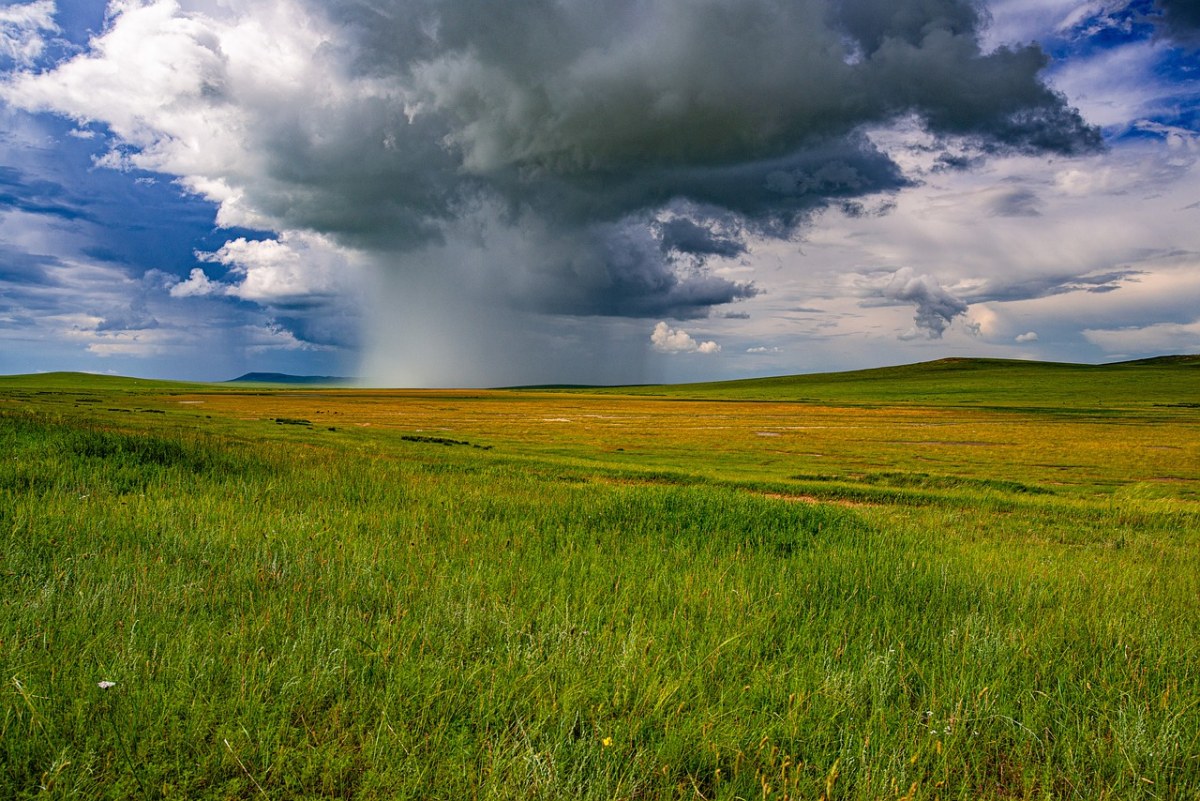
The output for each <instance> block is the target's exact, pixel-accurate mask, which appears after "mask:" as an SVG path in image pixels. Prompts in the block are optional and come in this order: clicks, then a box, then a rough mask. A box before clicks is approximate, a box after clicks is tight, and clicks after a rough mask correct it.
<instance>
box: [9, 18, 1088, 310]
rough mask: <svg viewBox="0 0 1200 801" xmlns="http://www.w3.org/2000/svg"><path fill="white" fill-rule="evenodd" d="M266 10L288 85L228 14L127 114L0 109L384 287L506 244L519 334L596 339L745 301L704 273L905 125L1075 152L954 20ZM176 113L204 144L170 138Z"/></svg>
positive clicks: (803, 213)
mask: <svg viewBox="0 0 1200 801" xmlns="http://www.w3.org/2000/svg"><path fill="white" fill-rule="evenodd" d="M292 2H295V3H298V4H300V5H302V6H306V7H307V8H308V10H309V12H310V15H309V16H310V17H311V19H310V20H308V21H310V22H312V27H314V28H322V29H323V30H322V33H323V34H324V33H325V31H324V23H325V22H329V23H332V28H330V29H329V31H328V34H329V35H328V36H324V35H323V36H322V37H320V42H321V44H320V45H319V46H317V47H315V48H314V49H313V50H312V52H311V53H308V52H306V53H305V59H306V64H305V69H309V70H311V71H310V72H309V73H307V74H305V75H304V76H302V77H301V78H300V79H299V80H297V81H294V82H292V83H287V82H284V83H283V84H281V85H280V86H279V87H276V86H274V85H271V84H269V82H261V83H260V82H259V80H258V78H259V76H257V75H254V76H247V75H245V74H243V73H235V72H232V71H234V70H236V69H243V70H244V69H245V67H244V66H241V67H239V66H237V65H239V64H243V62H239V61H238V60H237V59H235V58H233V57H232V56H231V55H230V53H231V52H232V51H234V50H236V49H237V47H238V46H239V45H238V41H232V40H231V41H229V42H226V41H223V40H222V38H221V37H222V36H223V35H225V34H227V33H228V30H229V29H228V28H225V27H223V25H224V24H225V22H226V21H227V20H222V19H221V18H220V16H219V15H220V14H222V13H226V12H223V11H221V10H220V9H226V8H227V9H228V11H227V13H228V14H229V15H230V18H232V17H233V16H236V15H237V13H238V7H237V4H230V5H228V6H226V4H217V6H216V7H215V8H216V10H211V11H210V13H212V14H213V15H215V16H212V17H205V16H202V15H195V16H192V17H190V18H189V26H188V27H187V31H188V33H186V34H185V33H183V32H182V31H183V28H173V29H172V30H171V31H170V37H174V38H170V37H169V45H164V44H163V41H167V40H159V41H158V42H157V45H158V47H159V48H160V49H154V48H150V47H147V48H146V52H148V53H152V54H159V53H160V52H161V53H167V51H168V50H169V51H170V52H171V53H173V52H175V51H176V50H178V49H180V48H181V47H182V46H184V45H186V53H187V58H186V59H181V60H180V61H179V62H178V64H176V63H174V62H172V63H171V64H166V65H158V66H164V70H159V72H163V71H165V72H167V73H170V74H172V75H175V76H176V78H178V80H173V81H170V82H167V83H165V84H163V83H161V82H160V83H155V82H154V81H146V82H144V85H143V84H120V85H119V89H120V91H116V92H114V93H113V94H112V96H113V97H117V96H121V97H125V98H126V99H127V100H128V102H129V103H130V106H129V108H122V109H112V108H111V107H108V106H103V107H101V106H96V105H91V102H92V99H93V98H94V93H92V92H89V91H88V90H87V89H86V88H80V87H79V86H71V87H68V88H71V89H72V90H74V91H76V94H74V95H71V97H72V98H73V99H72V100H71V101H69V102H68V101H64V100H62V99H61V98H62V97H64V96H66V94H68V93H65V92H64V93H56V92H55V91H53V90H55V89H56V85H53V82H54V80H56V79H57V76H50V77H47V78H46V79H45V80H43V79H42V78H41V77H33V78H30V80H29V81H26V82H25V83H22V84H21V85H15V84H14V86H13V87H11V88H9V89H8V90H7V91H8V96H9V97H10V98H15V100H13V102H19V103H22V104H24V105H23V107H25V108H29V109H38V110H46V109H53V110H59V111H64V113H67V114H69V115H72V116H73V117H74V118H76V119H94V120H96V121H98V122H101V123H105V122H107V123H109V125H110V130H117V129H118V128H119V127H120V126H121V125H124V126H126V127H125V128H124V129H122V130H126V131H128V133H127V134H126V136H127V138H129V139H130V140H131V141H128V142H121V141H117V142H115V143H114V144H115V146H116V147H115V150H116V151H118V152H119V151H121V149H122V148H125V149H126V150H127V151H141V152H143V153H145V152H150V153H151V155H152V156H153V157H155V158H158V159H159V161H158V162H157V163H158V164H160V165H163V169H165V170H172V171H178V173H179V174H182V175H183V176H184V182H185V185H191V186H196V187H204V188H201V189H199V190H198V191H201V192H209V193H210V196H211V197H216V198H218V199H219V200H220V201H221V202H223V203H227V204H228V205H229V206H230V207H232V206H236V207H237V211H238V213H240V214H241V215H242V216H241V217H239V218H238V219H240V220H242V221H243V223H245V221H247V220H248V221H250V222H252V223H254V224H258V222H259V221H260V220H261V221H262V222H263V224H264V225H265V226H270V227H273V228H274V229H275V230H280V231H285V230H307V231H315V232H319V233H321V234H326V235H329V236H331V237H333V238H334V239H336V241H337V242H338V243H340V244H343V245H351V246H354V247H357V248H361V249H365V250H368V251H371V252H373V253H374V254H376V255H377V256H379V258H378V259H377V261H380V262H385V263H391V264H395V265H397V269H401V270H408V271H414V272H420V271H428V270H430V269H433V268H431V267H429V266H428V265H427V264H424V263H421V262H419V261H417V260H416V259H415V258H414V254H416V253H418V252H422V249H424V248H427V247H430V246H432V245H433V244H436V243H439V242H440V243H443V244H445V245H446V246H447V248H448V249H453V246H454V245H455V244H457V243H456V242H454V241H452V240H455V239H456V238H458V237H462V236H464V230H465V229H466V228H469V227H470V225H471V224H474V223H477V224H478V227H479V228H480V229H487V228H489V226H491V227H494V226H495V225H496V224H499V225H501V226H505V225H507V226H510V227H511V228H512V229H513V230H516V229H518V228H521V227H525V226H528V227H532V228H534V229H536V230H537V232H538V233H537V236H535V237H534V238H533V239H532V240H531V241H532V242H534V243H535V244H536V245H537V247H536V248H535V247H532V246H530V247H527V248H526V249H525V251H524V252H522V254H521V259H520V260H519V261H512V260H506V259H503V258H499V257H495V258H491V257H489V258H484V259H479V269H480V270H483V271H488V272H490V273H493V274H500V275H512V276H515V278H514V282H515V283H517V284H519V285H520V287H521V289H522V290H523V291H522V293H519V294H520V297H519V298H518V299H517V302H518V303H519V304H524V305H525V306H528V307H535V308H536V310H538V311H547V312H566V313H576V314H597V315H618V316H666V315H672V316H685V317H691V316H702V315H704V314H706V313H707V311H708V309H709V308H711V307H712V306H717V305H722V304H725V303H729V302H731V301H734V300H738V299H740V298H745V297H749V296H751V295H752V294H754V293H755V292H756V291H757V290H756V289H755V288H754V287H753V286H750V285H747V284H739V283H737V282H733V281H730V280H728V279H725V278H721V277H719V276H717V275H715V274H713V273H712V272H710V271H708V270H707V269H706V268H705V264H704V262H705V257H709V256H734V255H738V254H739V253H741V252H742V248H743V238H744V237H749V236H770V237H779V238H790V237H794V236H795V235H796V234H797V232H798V230H799V229H800V228H801V227H802V226H803V225H804V224H805V223H806V222H808V221H810V220H811V219H813V217H814V215H815V213H817V212H819V211H820V210H822V209H824V208H827V207H831V206H832V207H840V208H843V209H844V210H845V211H846V213H848V214H860V213H866V212H865V210H866V208H867V207H866V206H865V205H862V204H861V203H860V200H861V199H863V198H865V197H867V196H870V195H877V194H880V193H889V192H895V191H897V190H900V189H902V188H904V187H906V186H909V185H910V184H911V179H910V178H909V177H908V176H905V175H904V174H903V172H902V170H901V169H900V167H899V166H898V165H897V164H896V163H895V161H893V159H892V158H891V157H890V156H889V155H888V154H887V153H885V152H882V151H881V150H880V149H879V148H877V147H876V145H875V144H874V143H873V142H872V140H871V139H870V138H869V136H868V135H867V134H868V132H869V131H870V130H871V129H872V128H878V127H886V126H888V125H891V124H892V123H894V122H896V121H897V120H900V119H904V120H909V119H915V120H917V121H918V123H919V124H920V125H922V126H923V127H924V128H925V129H926V130H927V131H928V132H929V133H931V134H933V135H934V136H935V137H937V138H938V139H939V140H944V141H952V140H962V141H963V142H965V143H966V144H967V145H969V147H970V148H971V149H972V152H981V153H997V152H1051V153H1067V154H1071V153H1079V152H1084V151H1088V150H1092V149H1095V148H1097V147H1098V146H1099V144H1100V139H1099V133H1098V132H1097V130H1096V129H1095V128H1093V127H1091V126H1089V125H1087V124H1086V123H1085V122H1084V121H1083V120H1082V119H1081V117H1080V115H1079V114H1078V113H1077V112H1076V111H1075V110H1074V109H1072V108H1069V107H1068V105H1067V103H1066V101H1065V99H1064V98H1063V97H1062V96H1061V95H1060V94H1058V93H1056V92H1054V91H1053V90H1051V89H1050V88H1049V87H1047V85H1046V84H1045V83H1044V82H1043V81H1042V80H1041V78H1040V77H1039V73H1040V71H1041V70H1042V68H1043V67H1045V66H1046V63H1047V59H1046V56H1045V54H1044V53H1043V52H1042V51H1041V50H1039V49H1038V48H1037V47H1036V46H1028V47H1022V48H1018V49H1008V48H999V49H996V50H992V51H989V52H984V50H983V48H982V47H981V44H980V34H981V28H982V26H983V25H984V24H985V23H986V20H985V16H984V14H983V13H982V12H981V10H980V9H981V6H980V4H979V3H977V2H972V1H971V0H886V1H885V0H841V1H840V2H833V0H789V1H786V2H785V1H784V0H607V1H606V2H603V3H597V2H593V0H506V2H502V3H501V2H495V0H370V1H369V2H367V1H366V0H320V2H318V0H292ZM286 5H287V4H286V3H284V4H283V6H285V7H286ZM247 8H253V4H247ZM139 11H140V8H139V7H138V6H137V4H129V5H128V6H126V7H125V8H124V10H123V11H122V12H121V13H119V14H118V15H117V16H115V17H114V18H113V21H112V22H111V26H112V27H113V28H114V29H115V27H117V26H120V25H121V21H122V19H125V18H129V19H133V18H134V17H135V16H136V17H138V22H137V23H136V24H137V25H145V26H147V27H146V28H144V29H143V28H139V29H137V30H136V33H137V36H136V37H130V39H129V41H137V42H143V41H145V36H146V35H148V34H150V33H151V32H153V31H157V30H158V29H154V28H153V26H152V23H151V22H149V21H147V20H149V18H150V16H151V15H146V14H141V15H140V16H139ZM242 13H251V12H248V11H245V10H244V9H243V10H242ZM297 16H303V15H302V14H300V13H299V11H298V10H297ZM133 24H134V23H131V25H133ZM205 25H208V26H210V29H205ZM296 28H297V30H301V29H304V30H308V29H307V28H304V26H299V25H298V26H296ZM293 33H295V32H293ZM282 35H283V34H281V36H282ZM180 37H188V38H187V41H186V42H185V41H183V39H182V38H180ZM235 39H236V37H235ZM239 41H241V40H239ZM226 45H228V47H226ZM241 46H242V47H244V46H245V45H244V42H243V44H242V45H241ZM102 51H103V48H101V47H93V55H94V54H95V53H102ZM153 57H156V58H158V57H164V56H159V55H155V56H153ZM98 58H101V59H102V55H101V56H99V57H98ZM165 58H167V60H169V59H170V58H171V56H170V54H169V53H168V54H167V55H166V56H165ZM106 66H107V65H106ZM268 66H269V65H268ZM181 70H182V71H187V70H192V71H194V72H195V74H194V75H182V76H181V75H179V74H178V73H179V72H180V71H181ZM55 72H56V73H63V72H64V70H62V69H59V70H56V71H55ZM126 72H128V71H126ZM147 72H148V74H150V73H152V72H154V71H152V70H148V71H147ZM264 73H269V70H267V71H264ZM113 74H114V73H113V71H112V69H107V70H98V71H96V72H95V75H96V76H99V79H100V80H109V79H110V78H111V76H112V75H113ZM64 80H68V81H69V80H70V77H69V76H68V77H67V78H64ZM264 81H265V78H264ZM26 83H27V84H34V83H40V84H43V85H45V86H46V87H49V88H48V89H46V91H45V92H42V93H40V94H39V93H38V92H36V91H34V92H31V93H26V92H27V90H29V89H30V86H27V85H25V84H26ZM147 87H157V88H147ZM163 87H165V88H163ZM180 87H183V88H180ZM300 87H302V88H300ZM57 88H58V89H61V88H62V87H57ZM276 89H277V90H278V91H275V90H276ZM156 91H157V92H160V93H162V95H163V96H158V95H155V92H156ZM47 93H48V94H47ZM105 97H108V95H105ZM48 98H49V99H48ZM164 109H171V111H170V113H167V112H165V111H164ZM185 112H186V113H185ZM188 113H191V114H194V115H195V118H197V119H200V120H204V121H205V122H210V121H212V120H217V121H219V122H217V123H213V125H212V127H211V129H210V128H208V127H204V126H199V131H198V132H197V131H196V130H195V129H193V128H187V127H185V128H172V126H178V125H179V124H180V123H179V120H181V119H188V120H190V119H192V117H189V116H188ZM130 120H136V123H131V122H130ZM227 123H228V125H229V127H224V126H226V124H227ZM156 125H157V126H158V128H157V129H156V128H155V126H156ZM148 131H153V132H154V133H153V135H150V134H148ZM214 131H215V132H216V133H213V132H214ZM208 135H212V136H213V141H212V142H209V141H204V142H202V143H201V145H200V146H193V145H191V144H189V143H190V142H191V140H192V139H193V138H194V137H200V138H203V137H204V136H208ZM147 141H149V142H151V144H150V145H147V144H146V142H147ZM222 148H224V149H227V150H228V151H230V157H229V158H220V157H219V156H220V155H222V152H221V151H222ZM197 154H201V155H200V156H198V155H197ZM211 154H216V155H211ZM150 160H151V161H153V160H154V158H151V159H150ZM180 165H185V166H180ZM189 169H191V170H194V172H195V174H190V173H189V172H188V170H189ZM189 181H190V182H191V183H190V184H188V182H189ZM214 187H216V188H214ZM231 198H232V199H231ZM679 209H686V210H687V213H685V214H680V213H679V212H678V210H679ZM234 216H235V217H236V216H237V215H234ZM680 218H686V219H680ZM530 220H536V225H531V224H530V223H529V221H530ZM473 221H474V222H473ZM655 232H657V234H656V233H655ZM435 261H436V260H435ZM524 290H528V291H524Z"/></svg>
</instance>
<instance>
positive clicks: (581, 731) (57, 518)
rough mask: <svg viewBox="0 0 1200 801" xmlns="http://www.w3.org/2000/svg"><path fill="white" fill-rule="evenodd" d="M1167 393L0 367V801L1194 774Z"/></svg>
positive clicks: (1192, 613)
mask: <svg viewBox="0 0 1200 801" xmlns="http://www.w3.org/2000/svg"><path fill="white" fill-rule="evenodd" d="M1198 402H1200V367H1197V366H1196V364H1195V362H1194V361H1187V360H1179V361H1174V362H1155V363H1150V364H1140V365H1138V364H1131V365H1119V366H1114V367H1111V368H1082V367H1077V366H1071V365H1025V364H1014V363H1005V362H1000V363H987V362H948V363H935V364H932V365H924V366H917V367H910V368H895V369H893V370H890V371H881V372H878V373H868V374H865V375H858V376H853V375H849V374H847V375H842V376H816V377H801V378H794V379H768V380H762V381H755V382H740V383H735V384H726V385H709V386H704V385H695V386H690V387H670V388H668V387H640V388H629V389H624V390H615V389H611V390H600V389H595V390H586V391H584V390H572V391H546V390H543V391H488V392H484V391H424V392H416V391H404V392H401V391H383V390H362V389H359V390H355V389H314V388H304V389H270V388H266V387H255V388H246V387H241V388H237V387H230V386H221V387H214V386H205V385H185V384H168V383H159V382H147V381H132V380H127V379H105V378H99V377H90V376H77V375H74V376H73V375H58V376H48V377H47V376H34V377H13V378H6V379H0V459H2V462H0V532H2V533H3V538H4V539H3V545H2V546H0V661H2V666H3V670H4V674H3V677H2V678H3V681H4V690H3V693H2V694H0V796H2V797H12V798H33V797H46V798H67V797H72V798H135V797H136V798H141V797H146V798H155V797H163V798H272V799H284V798H330V797H333V798H381V799H382V798H447V799H449V798H454V799H458V798H681V799H682V798H689V799H694V798H706V799H716V798H722V799H732V798H746V799H751V798H753V799H760V798H773V799H783V798H792V799H809V798H811V799H817V798H821V797H825V798H829V799H832V798H845V799H876V798H888V799H899V798H909V799H917V798H922V799H933V798H946V799H948V798H962V799H967V798H985V799H987V798H992V799H1001V798H1087V799H1091V798H1113V799H1116V798H1122V799H1123V798H1194V797H1197V796H1198V795H1200V549H1198V548H1197V546H1198V544H1200V543H1198V540H1200V408H1198V407H1197V403H1198ZM102 681H103V682H114V683H115V684H113V686H111V687H106V688H102V687H100V686H99V683H100V682H102Z"/></svg>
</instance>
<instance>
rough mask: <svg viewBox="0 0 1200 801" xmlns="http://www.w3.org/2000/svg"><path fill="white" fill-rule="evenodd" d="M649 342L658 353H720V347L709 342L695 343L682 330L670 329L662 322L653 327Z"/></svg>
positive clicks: (694, 340) (692, 338) (693, 339)
mask: <svg viewBox="0 0 1200 801" xmlns="http://www.w3.org/2000/svg"><path fill="white" fill-rule="evenodd" d="M650 342H651V344H653V345H654V349H655V350H657V351H658V352H659V353H704V354H712V353H720V352H721V346H720V345H718V344H717V343H716V342H713V341H711V340H709V341H707V342H697V341H696V339H695V338H694V337H693V336H692V335H691V334H689V333H688V332H687V331H684V330H683V329H682V328H671V326H669V325H667V324H666V323H664V322H659V323H658V324H657V325H655V326H654V332H653V333H652V334H650Z"/></svg>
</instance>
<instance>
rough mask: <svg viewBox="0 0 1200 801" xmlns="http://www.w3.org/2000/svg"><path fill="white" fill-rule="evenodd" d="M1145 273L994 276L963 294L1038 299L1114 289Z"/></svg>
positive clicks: (973, 299) (980, 298)
mask: <svg viewBox="0 0 1200 801" xmlns="http://www.w3.org/2000/svg"><path fill="white" fill-rule="evenodd" d="M1145 274H1146V273H1145V271H1143V270H1133V269H1122V270H1109V271H1105V272H1101V273H1092V274H1089V275H1082V276H1081V275H1072V274H1069V273H1059V274H1057V275H1040V276H1037V277H1035V278H1029V279H1023V280H1004V279H995V278H994V279H991V280H989V281H988V282H987V283H986V284H984V285H983V286H981V287H979V288H977V289H974V290H972V291H971V292H969V293H963V298H964V299H965V300H966V301H967V302H969V303H986V302H989V301H997V302H1009V301H1018V300H1035V299H1037V298H1045V297H1050V296H1052V295H1065V294H1067V293H1068V292H1112V291H1114V290H1117V289H1120V288H1121V285H1122V284H1124V283H1127V282H1129V281H1136V280H1137V278H1138V276H1141V275H1145Z"/></svg>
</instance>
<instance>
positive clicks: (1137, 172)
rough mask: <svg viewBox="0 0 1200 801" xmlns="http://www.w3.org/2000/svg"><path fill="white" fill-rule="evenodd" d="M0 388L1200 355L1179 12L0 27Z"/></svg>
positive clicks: (560, 377) (840, 10)
mask: <svg viewBox="0 0 1200 801" xmlns="http://www.w3.org/2000/svg"><path fill="white" fill-rule="evenodd" d="M0 73H2V75H0V373H23V372H35V371H48V370H84V371H92V372H112V373H120V374H125V375H136V376H146V377H163V378H175V379H198V380H223V379H226V378H231V377H234V376H236V375H238V374H240V373H242V372H247V371H251V370H259V371H277V372H291V373H302V374H322V375H358V376H364V377H366V378H367V379H368V380H370V381H371V382H372V383H377V384H386V385H501V384H516V383H534V382H597V383H610V382H643V381H659V380H671V381H682V380H707V379H722V378H735V377H744V376H752V375H767V374H784V373H792V372H810V371H818V370H838V369H854V368H860V367H870V366H877V365H883V364H897V363H905V362H913V361H921V360H925V359H933V358H939V357H943V356H996V357H1010V358H1037V359H1049V360H1059V361H1076V362H1092V363H1095V362H1103V361H1113V360H1119V359H1125V358H1140V357H1145V356H1153V355H1159V354H1165V353H1180V352H1200V224H1198V215H1200V181H1198V180H1197V177H1198V171H1200V168H1198V167H1197V156H1198V155H1200V119H1198V118H1197V109H1198V108H1200V11H1197V9H1196V6H1195V4H1194V3H1189V2H1178V0H1171V1H1169V2H1168V1H1166V0H1163V1H1161V2H1154V1H1153V0H1140V1H1139V2H1134V3H1129V2H1117V1H1111V2H1105V1H1103V0H1097V1H1096V2H1086V3H1080V2H1055V1H1054V0H1050V1H1048V2H1047V1H1045V0H1042V1H1040V2H1034V0H994V1H993V2H990V3H986V4H980V3H973V2H969V1H968V0H928V1H925V0H922V1H921V2H917V0H895V1H894V2H893V1H892V0H889V2H883V0H845V1H844V2H830V1H829V0H797V2H795V3H792V4H779V3H769V2H765V0H705V2H700V3H695V2H690V3H685V2H682V0H640V2H634V0H613V1H612V2H610V3H606V4H603V5H599V4H595V3H584V2H582V0H581V1H580V2H573V0H562V2H557V3H552V2H549V1H548V0H518V1H516V2H512V3H506V4H504V5H503V6H500V5H497V4H492V3H486V2H482V1H481V0H440V2H433V1H432V0H405V1H404V2H400V1H398V0H390V1H389V0H378V2H374V3H362V2H351V0H345V2H342V1H341V0H334V1H333V2H324V3H316V2H311V1H310V0H266V1H265V2H261V1H260V2H248V1H246V0H154V1H147V2H142V1H139V0H117V1H116V2H111V3H107V4H106V3H104V2H88V1H87V0H72V1H71V2H67V0H59V2H54V0H36V1H35V2H21V3H8V4H5V5H0Z"/></svg>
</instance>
